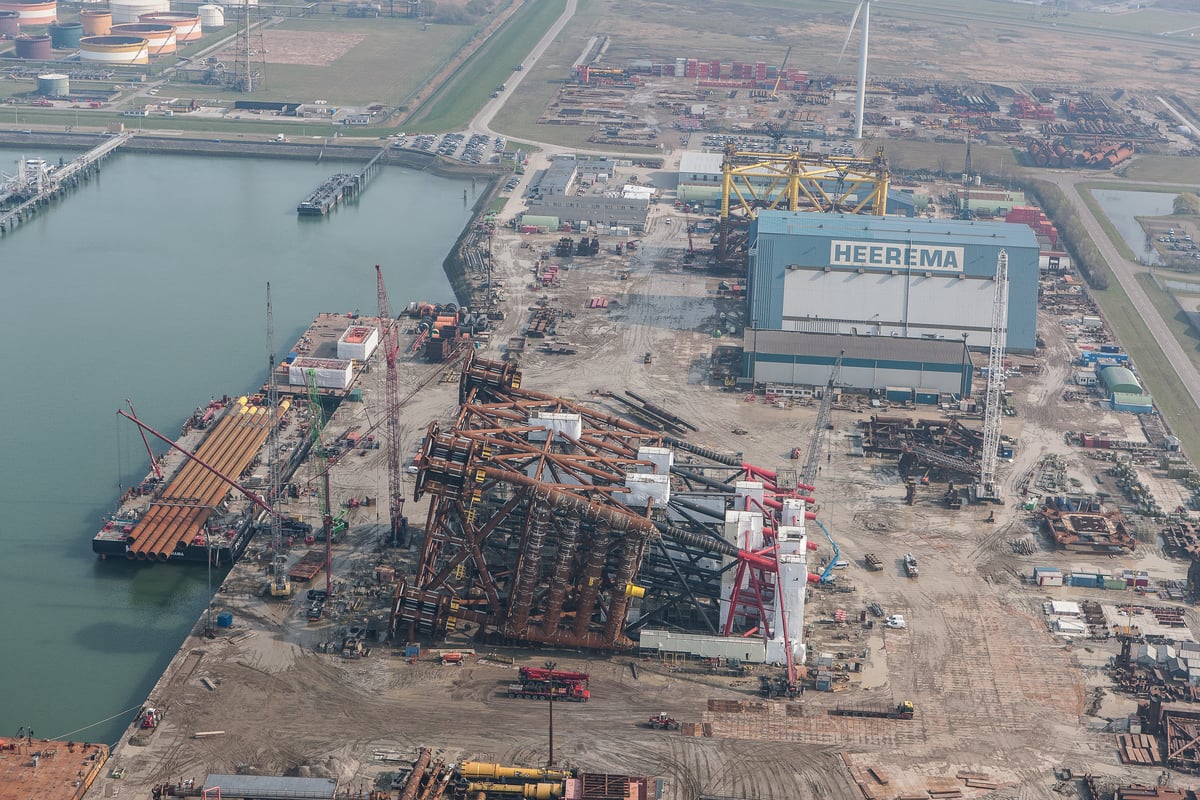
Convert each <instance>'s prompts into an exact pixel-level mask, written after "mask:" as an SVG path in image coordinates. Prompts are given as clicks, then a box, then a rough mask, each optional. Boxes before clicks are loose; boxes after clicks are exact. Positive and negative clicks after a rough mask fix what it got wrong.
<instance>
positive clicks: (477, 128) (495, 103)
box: [468, 0, 577, 147]
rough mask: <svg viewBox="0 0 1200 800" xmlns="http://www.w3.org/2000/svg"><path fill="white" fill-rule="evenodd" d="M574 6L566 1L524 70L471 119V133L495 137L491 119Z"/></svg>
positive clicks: (568, 19) (570, 14)
mask: <svg viewBox="0 0 1200 800" xmlns="http://www.w3.org/2000/svg"><path fill="white" fill-rule="evenodd" d="M576 5H577V3H576V0H567V6H566V8H564V9H563V13H562V15H561V16H559V18H558V19H557V20H555V21H554V24H553V25H551V26H550V30H548V31H546V35H545V36H543V37H542V38H541V39H539V40H538V43H537V44H535V45H534V46H533V49H532V50H530V51H529V55H527V56H525V60H524V61H522V62H521V63H522V64H523V65H524V66H525V69H523V70H522V71H520V72H513V75H512V77H511V78H509V79H508V80H507V81H505V84H506V85H507V86H508V89H506V90H505V91H503V92H501V93H500V96H499V97H494V98H492V99H491V100H489V101H488V102H486V103H484V104H483V108H481V109H479V113H478V114H476V115H475V116H474V118H472V119H471V122H470V125H469V126H468V127H469V128H470V129H471V131H472V132H475V133H483V134H487V135H489V136H495V135H497V134H496V132H495V131H493V130H492V129H491V127H490V126H491V124H492V119H493V118H494V117H495V116H496V114H497V112H499V111H500V109H501V108H502V107H503V106H504V104H505V102H507V101H508V98H509V97H511V96H512V92H513V90H514V89H516V88H517V87H518V86H520V85H521V81H523V80H525V76H526V75H528V74H529V68H530V67H532V66H533V65H534V64H536V63H537V60H538V59H539V58H541V57H542V54H543V53H545V52H546V49H547V48H548V47H550V45H551V43H553V42H554V40H555V39H557V38H558V35H559V34H560V33H562V29H563V28H565V27H567V23H568V22H570V21H571V17H573V16H575V8H576ZM510 138H511V137H510ZM513 141H515V142H524V143H525V144H532V145H537V146H539V147H544V146H545V145H544V144H543V143H542V142H535V141H532V140H527V139H513Z"/></svg>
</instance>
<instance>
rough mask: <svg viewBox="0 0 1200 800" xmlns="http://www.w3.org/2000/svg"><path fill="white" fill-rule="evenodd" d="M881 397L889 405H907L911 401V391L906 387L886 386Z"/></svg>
mask: <svg viewBox="0 0 1200 800" xmlns="http://www.w3.org/2000/svg"><path fill="white" fill-rule="evenodd" d="M883 396H884V398H886V399H887V401H888V402H889V403H909V402H912V399H913V390H912V389H910V388H908V387H906V386H887V387H884V390H883Z"/></svg>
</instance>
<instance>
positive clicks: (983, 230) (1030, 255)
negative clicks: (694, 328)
mask: <svg viewBox="0 0 1200 800" xmlns="http://www.w3.org/2000/svg"><path fill="white" fill-rule="evenodd" d="M750 242H751V246H750V269H749V286H748V289H749V309H748V313H749V322H750V328H751V329H753V330H759V331H763V330H775V331H806V332H810V333H830V334H838V333H840V334H853V335H857V336H876V337H888V338H908V339H932V340H938V339H944V340H953V341H957V342H963V341H965V342H966V344H967V346H968V347H970V348H972V349H986V348H987V347H988V346H989V343H990V341H991V322H992V307H993V303H994V300H995V296H996V295H995V290H996V281H995V276H996V263H997V257H998V255H999V253H1000V251H1001V250H1006V251H1008V280H1009V293H1008V336H1007V343H1006V349H1007V350H1008V351H1010V352H1017V353H1031V352H1033V349H1034V347H1035V345H1036V341H1037V334H1036V317H1037V278H1038V243H1037V239H1036V237H1035V236H1034V234H1033V231H1032V229H1030V228H1029V227H1028V226H1026V225H1008V224H1005V223H1003V222H978V221H962V220H943V219H913V218H891V217H870V216H860V215H854V214H815V213H811V212H788V211H762V212H760V213H759V215H758V219H757V220H756V221H755V222H754V225H753V227H752V228H751V232H750Z"/></svg>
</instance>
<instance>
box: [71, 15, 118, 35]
mask: <svg viewBox="0 0 1200 800" xmlns="http://www.w3.org/2000/svg"><path fill="white" fill-rule="evenodd" d="M79 21H80V22H81V23H82V24H83V35H84V36H108V35H109V34H110V33H112V12H111V11H80V12H79Z"/></svg>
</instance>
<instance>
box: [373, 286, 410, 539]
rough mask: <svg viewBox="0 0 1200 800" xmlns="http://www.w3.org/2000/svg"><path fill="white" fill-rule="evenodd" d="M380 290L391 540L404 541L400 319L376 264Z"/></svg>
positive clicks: (380, 332) (380, 334)
mask: <svg viewBox="0 0 1200 800" xmlns="http://www.w3.org/2000/svg"><path fill="white" fill-rule="evenodd" d="M375 274H376V276H377V278H378V284H379V286H378V290H379V327H380V331H379V339H380V341H381V342H382V344H383V358H384V362H385V364H386V377H387V388H386V396H385V398H384V399H385V402H384V408H386V409H387V411H386V414H387V433H386V438H387V441H386V447H387V463H388V513H389V515H390V521H391V541H392V542H395V543H397V544H399V543H401V542H400V529H401V527H402V525H403V519H404V487H403V486H402V485H401V482H400V481H401V476H400V420H399V416H400V382H399V380H398V379H397V377H396V357H397V356H398V355H399V352H400V342H399V335H398V331H397V330H396V320H394V319H392V312H391V308H390V306H389V304H388V294H387V287H386V286H384V283H383V268H382V267H380V266H379V265H378V264H376V265H375Z"/></svg>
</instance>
